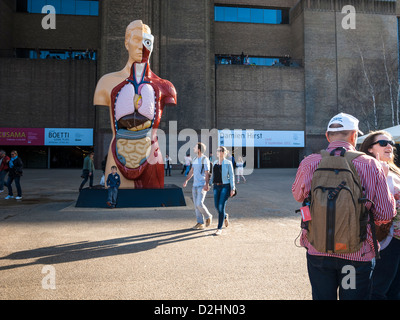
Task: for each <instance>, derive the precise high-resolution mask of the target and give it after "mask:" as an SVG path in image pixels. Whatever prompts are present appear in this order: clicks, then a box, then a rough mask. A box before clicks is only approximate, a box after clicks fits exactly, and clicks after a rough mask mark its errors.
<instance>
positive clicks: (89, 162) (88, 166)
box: [79, 152, 95, 192]
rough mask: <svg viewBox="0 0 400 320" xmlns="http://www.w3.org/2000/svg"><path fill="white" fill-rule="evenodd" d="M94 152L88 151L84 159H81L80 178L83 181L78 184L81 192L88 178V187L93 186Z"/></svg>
mask: <svg viewBox="0 0 400 320" xmlns="http://www.w3.org/2000/svg"><path fill="white" fill-rule="evenodd" d="M93 159H94V152H91V153H89V154H88V155H87V156H86V158H85V160H83V170H82V176H81V177H82V178H83V181H82V183H81V185H80V186H79V192H81V190H82V188H83V187H84V185H85V184H86V182H87V181H88V180H89V179H90V180H89V188H92V187H93V178H94V170H95V169H94V162H93Z"/></svg>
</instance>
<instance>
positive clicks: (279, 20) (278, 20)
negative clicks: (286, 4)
mask: <svg viewBox="0 0 400 320" xmlns="http://www.w3.org/2000/svg"><path fill="white" fill-rule="evenodd" d="M275 23H276V24H281V23H282V11H281V10H276V22H275Z"/></svg>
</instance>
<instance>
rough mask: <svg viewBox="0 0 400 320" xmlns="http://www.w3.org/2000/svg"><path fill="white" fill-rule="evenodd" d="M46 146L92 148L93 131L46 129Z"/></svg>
mask: <svg viewBox="0 0 400 320" xmlns="http://www.w3.org/2000/svg"><path fill="white" fill-rule="evenodd" d="M44 145H45V146H92V145H93V129H71V128H46V129H45V138H44Z"/></svg>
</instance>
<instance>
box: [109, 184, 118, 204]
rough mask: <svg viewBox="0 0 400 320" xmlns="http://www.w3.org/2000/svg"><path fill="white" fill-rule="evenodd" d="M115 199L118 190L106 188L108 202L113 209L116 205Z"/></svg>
mask: <svg viewBox="0 0 400 320" xmlns="http://www.w3.org/2000/svg"><path fill="white" fill-rule="evenodd" d="M117 197H118V188H116V187H110V188H108V202H110V203H111V205H112V206H114V207H115V205H116V204H117Z"/></svg>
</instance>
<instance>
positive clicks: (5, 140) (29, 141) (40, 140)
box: [0, 128, 44, 146]
mask: <svg viewBox="0 0 400 320" xmlns="http://www.w3.org/2000/svg"><path fill="white" fill-rule="evenodd" d="M43 144H44V129H43V128H0V146H1V145H3V146H42V145H43Z"/></svg>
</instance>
